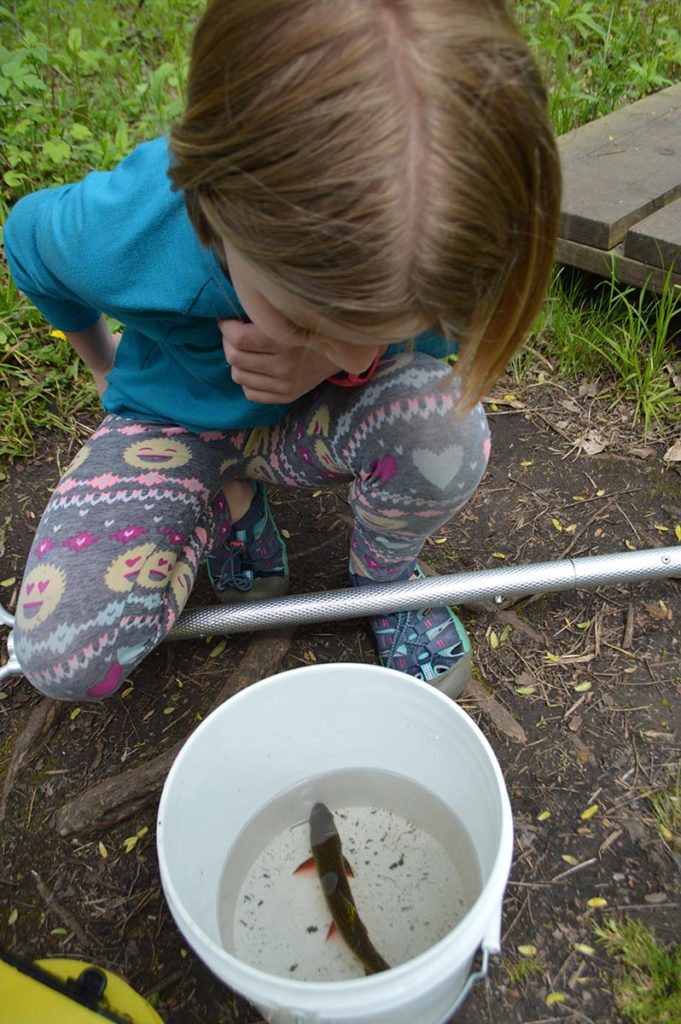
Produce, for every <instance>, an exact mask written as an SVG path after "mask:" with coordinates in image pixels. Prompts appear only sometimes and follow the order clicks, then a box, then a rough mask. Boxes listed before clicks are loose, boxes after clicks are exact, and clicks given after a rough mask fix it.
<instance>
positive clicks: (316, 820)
mask: <svg viewBox="0 0 681 1024" xmlns="http://www.w3.org/2000/svg"><path fill="white" fill-rule="evenodd" d="M310 846H311V847H312V856H313V857H314V862H315V866H316V868H317V874H318V875H319V881H320V884H321V887H322V892H323V893H324V896H325V897H326V902H327V904H328V907H329V910H330V911H331V916H332V918H333V921H334V924H335V925H336V928H337V929H338V931H339V932H340V933H341V935H342V936H343V938H344V939H345V942H346V943H347V945H348V947H349V948H350V949H351V950H352V952H353V953H354V954H355V956H356V957H357V958H358V959H359V960H361V962H362V963H363V964H364V968H365V970H366V973H367V974H376V973H377V972H378V971H388V970H390V965H389V964H387V963H386V962H385V960H384V959H383V957H382V956H381V955H380V953H378V952H377V951H376V950H375V949H374V946H373V944H372V942H371V939H370V938H369V935H368V933H367V930H366V928H365V926H364V924H363V922H362V920H361V918H360V916H359V914H358V913H357V907H356V905H355V901H354V899H353V896H352V891H351V889H350V883H349V882H348V876H347V874H346V871H345V863H347V862H346V861H345V859H344V857H343V850H342V847H341V841H340V836H339V835H338V830H337V829H336V824H335V822H334V820H333V814H332V813H331V811H330V810H329V808H328V807H327V806H326V804H322V803H317V804H315V805H314V807H313V808H312V811H311V812H310Z"/></svg>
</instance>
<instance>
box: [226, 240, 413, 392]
mask: <svg viewBox="0 0 681 1024" xmlns="http://www.w3.org/2000/svg"><path fill="white" fill-rule="evenodd" d="M224 246H225V255H226V257H227V265H228V267H229V275H230V278H231V281H232V284H233V285H234V289H235V291H236V293H237V295H238V297H239V302H240V303H241V305H242V306H243V308H244V309H245V310H246V312H247V313H248V316H249V317H250V319H251V320H252V321H253V323H254V324H255V325H256V327H259V328H260V330H261V331H262V332H263V334H266V335H267V337H268V338H271V339H272V340H273V341H275V342H276V343H277V344H278V345H284V346H286V345H290V346H291V347H298V348H300V347H308V348H312V349H314V350H315V351H316V352H319V353H321V354H322V355H324V356H326V358H327V359H328V360H329V361H330V362H332V363H333V364H334V365H336V366H339V367H340V368H341V369H342V370H345V372H346V373H362V371H363V370H366V369H367V367H369V366H371V364H372V362H373V361H374V359H375V358H376V356H377V355H378V354H379V352H380V351H382V350H383V348H385V346H386V345H390V344H391V343H392V342H394V341H400V340H402V339H401V338H400V337H394V338H389V337H386V338H385V339H377V338H375V337H373V336H371V335H368V334H363V333H362V332H361V331H356V330H354V329H352V330H349V329H348V328H347V327H345V328H343V327H338V326H336V325H334V324H332V323H330V322H329V321H328V320H325V319H324V318H323V317H320V316H319V315H318V314H316V313H314V312H313V311H312V310H310V309H309V308H307V307H306V306H305V304H304V303H303V302H301V300H300V299H298V298H296V297H295V296H292V295H289V294H288V293H287V292H285V291H283V289H281V288H279V287H278V286H277V285H275V284H273V283H272V282H271V281H270V280H269V279H268V278H267V277H266V276H265V275H264V274H262V273H261V272H260V271H259V270H258V269H257V268H256V267H254V266H253V265H252V264H251V263H248V262H247V261H246V260H245V259H244V258H243V257H242V256H240V255H239V253H238V252H237V251H236V250H235V249H234V248H233V247H232V246H231V245H230V244H229V242H225V243H224Z"/></svg>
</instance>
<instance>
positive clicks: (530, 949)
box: [518, 946, 537, 956]
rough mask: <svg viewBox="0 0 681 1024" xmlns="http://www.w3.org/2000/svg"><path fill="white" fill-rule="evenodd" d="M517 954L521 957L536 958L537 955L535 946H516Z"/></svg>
mask: <svg viewBox="0 0 681 1024" xmlns="http://www.w3.org/2000/svg"><path fill="white" fill-rule="evenodd" d="M518 952H519V953H520V955H521V956H536V955H537V947H536V946H518Z"/></svg>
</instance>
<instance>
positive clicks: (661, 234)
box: [624, 199, 681, 274]
mask: <svg viewBox="0 0 681 1024" xmlns="http://www.w3.org/2000/svg"><path fill="white" fill-rule="evenodd" d="M624 255H625V256H628V257H630V258H631V259H632V260H638V261H639V262H641V263H648V264H650V266H651V267H672V268H674V269H676V271H677V272H678V273H679V274H681V199H676V200H675V201H674V202H673V203H669V204H668V205H667V206H663V207H662V209H661V210H658V211H657V213H653V214H651V215H650V217H646V218H645V219H644V220H642V221H640V222H639V223H638V224H634V226H633V227H631V228H629V230H628V231H627V237H626V238H625V240H624Z"/></svg>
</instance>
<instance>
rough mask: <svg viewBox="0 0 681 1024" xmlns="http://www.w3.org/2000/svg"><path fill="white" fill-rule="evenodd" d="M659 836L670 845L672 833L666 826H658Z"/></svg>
mask: <svg viewBox="0 0 681 1024" xmlns="http://www.w3.org/2000/svg"><path fill="white" fill-rule="evenodd" d="M660 835H661V836H662V838H663V839H665V840H666V841H667V842H668V843H671V841H672V839H673V838H674V833H673V832H671V831H670V830H669V829H668V828H667V826H666V825H660Z"/></svg>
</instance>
